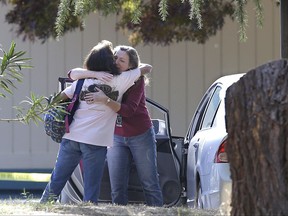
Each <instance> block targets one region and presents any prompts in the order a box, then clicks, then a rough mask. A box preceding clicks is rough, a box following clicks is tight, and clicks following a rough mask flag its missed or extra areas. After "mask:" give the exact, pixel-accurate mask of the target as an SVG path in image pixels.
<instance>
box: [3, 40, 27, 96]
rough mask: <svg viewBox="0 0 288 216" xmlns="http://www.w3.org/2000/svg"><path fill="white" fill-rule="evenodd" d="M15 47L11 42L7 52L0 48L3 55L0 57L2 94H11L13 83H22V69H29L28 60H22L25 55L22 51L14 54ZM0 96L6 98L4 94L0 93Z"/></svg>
mask: <svg viewBox="0 0 288 216" xmlns="http://www.w3.org/2000/svg"><path fill="white" fill-rule="evenodd" d="M15 46H16V44H15V42H14V41H12V43H11V46H10V49H9V51H8V52H5V50H3V49H2V48H0V51H1V52H2V53H3V57H0V60H1V72H0V87H1V89H2V90H4V92H6V93H9V94H12V93H13V92H12V90H11V88H16V86H15V84H14V82H15V81H17V82H22V78H23V75H22V73H21V70H22V69H23V68H31V66H30V65H28V64H27V63H26V61H29V60H30V58H23V55H24V54H25V52H23V51H19V52H15ZM0 96H1V97H6V94H5V93H1V92H0Z"/></svg>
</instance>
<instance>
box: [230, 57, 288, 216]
mask: <svg viewBox="0 0 288 216" xmlns="http://www.w3.org/2000/svg"><path fill="white" fill-rule="evenodd" d="M225 106H226V125H227V132H228V135H229V137H228V144H227V146H226V151H227V154H228V160H229V162H230V170H231V178H232V200H231V206H232V210H231V215H233V216H234V215H241V216H243V215H288V65H287V60H278V61H273V62H269V63H267V64H265V65H262V66H260V67H258V68H256V69H254V70H251V71H249V72H248V73H247V74H246V75H244V76H243V77H242V78H241V79H240V80H239V81H238V82H237V83H235V84H233V85H232V86H231V87H230V88H229V89H228V91H227V95H226V101H225Z"/></svg>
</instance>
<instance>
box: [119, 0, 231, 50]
mask: <svg viewBox="0 0 288 216" xmlns="http://www.w3.org/2000/svg"><path fill="white" fill-rule="evenodd" d="M198 6H200V5H198ZM198 6H197V7H198ZM158 10H159V1H157V0H153V1H150V2H147V3H146V4H144V5H143V6H142V16H141V23H139V24H133V23H131V22H129V20H131V18H130V16H129V15H127V14H123V16H122V20H120V21H119V23H118V24H117V28H118V29H120V28H121V29H128V30H130V32H131V35H130V37H129V40H130V42H131V43H132V44H133V45H136V44H138V43H144V44H145V45H148V44H150V43H152V44H160V45H164V46H165V45H169V44H171V43H173V42H181V41H196V42H198V43H205V42H206V41H207V39H208V38H209V37H210V36H213V35H215V34H216V33H217V31H218V30H220V29H221V28H222V27H223V25H224V18H225V16H229V17H231V18H232V19H233V14H234V7H233V5H232V4H231V3H227V2H226V3H225V2H223V1H222V0H209V1H206V2H205V3H203V4H202V5H201V15H196V12H197V11H198V9H194V12H193V14H194V15H191V16H193V18H192V19H190V18H189V16H188V15H189V13H190V11H191V5H190V3H189V2H187V1H185V2H183V3H181V2H179V1H178V0H169V4H168V6H167V13H168V14H169V16H167V18H166V20H165V21H163V20H162V19H161V18H160V17H159V15H158ZM185 15H186V16H185ZM195 16H196V17H195Z"/></svg>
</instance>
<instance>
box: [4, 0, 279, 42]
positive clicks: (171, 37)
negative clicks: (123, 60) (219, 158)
mask: <svg viewBox="0 0 288 216" xmlns="http://www.w3.org/2000/svg"><path fill="white" fill-rule="evenodd" d="M0 1H1V2H6V0H0ZM261 1H262V0H253V2H254V4H255V6H256V7H255V14H256V18H257V24H258V26H259V27H261V26H262V25H263V7H262V5H261ZM7 2H9V3H10V4H12V6H13V9H12V10H11V11H10V12H9V13H8V14H7V15H6V21H8V23H13V24H17V25H18V29H17V33H18V35H20V34H21V35H24V36H23V38H24V39H25V38H29V39H30V40H32V41H34V40H35V39H36V38H39V39H41V40H42V42H45V41H46V40H47V39H48V38H49V37H53V38H56V37H60V36H62V35H64V34H65V33H66V32H68V31H72V30H74V29H76V28H80V29H81V30H82V29H83V26H84V20H85V17H86V16H87V15H88V14H90V13H92V12H99V13H101V15H103V16H107V15H110V14H117V15H119V22H118V23H117V24H116V29H117V30H119V29H123V30H129V31H131V34H130V37H129V38H130V39H129V40H130V42H131V43H132V45H136V44H138V43H144V44H153V43H156V44H161V45H169V44H170V43H172V42H180V41H196V42H198V43H205V42H206V41H207V39H208V38H209V37H211V36H213V35H215V34H216V33H217V31H219V30H220V29H221V28H222V27H223V25H224V19H225V17H227V16H228V17H230V18H231V19H232V20H234V19H236V20H237V22H238V23H239V34H240V40H241V41H245V40H246V39H247V36H246V27H247V22H248V17H247V11H246V10H245V6H246V5H247V3H248V0H209V1H205V0H147V1H141V0H121V1H119V0H98V1H95V0H43V1H38V0H30V1H22V0H7ZM277 2H278V1H277ZM57 7H58V8H57ZM57 9H58V12H57ZM54 24H56V31H55V25H54ZM126 32H127V31H126Z"/></svg>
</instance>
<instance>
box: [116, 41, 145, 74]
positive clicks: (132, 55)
mask: <svg viewBox="0 0 288 216" xmlns="http://www.w3.org/2000/svg"><path fill="white" fill-rule="evenodd" d="M118 50H121V51H124V52H126V53H127V55H128V57H129V66H130V68H129V69H135V68H138V67H139V65H140V57H139V55H138V52H137V50H136V49H135V48H133V47H131V46H125V45H118V46H116V47H115V48H114V55H115V53H116V52H117V51H118Z"/></svg>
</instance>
